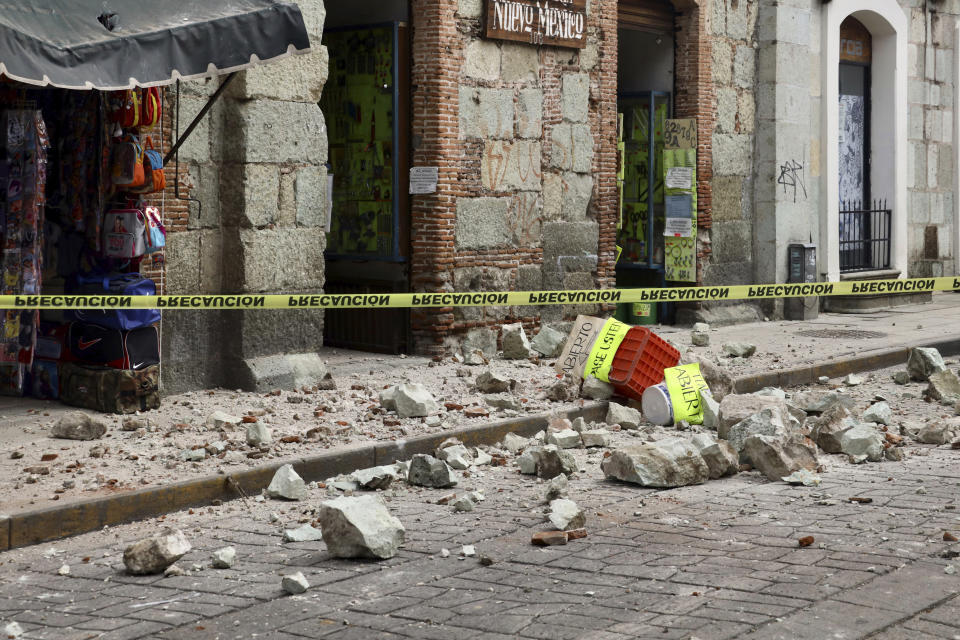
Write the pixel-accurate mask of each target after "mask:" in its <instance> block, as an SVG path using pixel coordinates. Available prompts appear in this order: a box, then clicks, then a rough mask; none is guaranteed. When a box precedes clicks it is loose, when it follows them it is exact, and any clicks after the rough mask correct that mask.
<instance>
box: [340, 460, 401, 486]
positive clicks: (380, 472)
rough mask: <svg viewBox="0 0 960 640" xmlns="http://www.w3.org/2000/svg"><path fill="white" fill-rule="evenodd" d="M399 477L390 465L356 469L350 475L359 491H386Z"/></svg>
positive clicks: (394, 466)
mask: <svg viewBox="0 0 960 640" xmlns="http://www.w3.org/2000/svg"><path fill="white" fill-rule="evenodd" d="M399 475H400V474H399V471H398V470H397V467H396V465H392V464H391V465H382V466H379V467H370V468H368V469H357V470H356V471H354V472H353V473H351V474H350V477H351V478H352V479H353V481H354V482H356V483H357V485H358V486H359V487H360V488H361V489H366V490H367V491H376V490H377V489H386V488H387V487H389V486H390V485H391V484H393V481H394V480H396V479H397V478H398V477H399Z"/></svg>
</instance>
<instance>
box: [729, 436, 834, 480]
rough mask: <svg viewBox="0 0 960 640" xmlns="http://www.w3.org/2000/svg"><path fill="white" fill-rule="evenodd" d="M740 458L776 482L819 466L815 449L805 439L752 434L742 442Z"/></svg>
mask: <svg viewBox="0 0 960 640" xmlns="http://www.w3.org/2000/svg"><path fill="white" fill-rule="evenodd" d="M740 459H741V461H749V463H750V464H751V465H752V466H753V468H755V469H756V470H757V471H759V472H760V473H762V474H763V475H765V476H766V477H767V479H769V480H773V481H778V480H780V479H782V478H783V477H785V476H789V475H791V474H792V473H793V472H795V471H800V470H801V469H806V470H808V471H814V470H816V468H817V466H818V463H817V451H816V447H815V446H814V445H813V443H812V442H810V441H809V440H807V439H805V438H803V439H801V438H785V437H776V436H769V435H751V436H750V437H748V438H747V439H746V440H745V441H744V443H743V451H742V452H741V455H740Z"/></svg>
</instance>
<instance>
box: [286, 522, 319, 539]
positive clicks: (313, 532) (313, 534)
mask: <svg viewBox="0 0 960 640" xmlns="http://www.w3.org/2000/svg"><path fill="white" fill-rule="evenodd" d="M317 540H323V533H322V532H321V531H320V530H319V529H315V528H314V527H312V526H310V523H306V524H304V525H303V526H300V527H297V528H296V529H284V531H283V541H284V542H315V541H317Z"/></svg>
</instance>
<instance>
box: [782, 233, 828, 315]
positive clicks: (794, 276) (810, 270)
mask: <svg viewBox="0 0 960 640" xmlns="http://www.w3.org/2000/svg"><path fill="white" fill-rule="evenodd" d="M816 281H817V245H815V244H812V243H797V244H791V245H789V246H788V247H787V282H789V283H791V284H792V283H806V282H816ZM783 315H784V317H785V318H786V319H787V320H813V319H815V318H816V317H817V316H819V315H820V298H819V297H818V296H810V297H807V298H787V299H786V300H784V302H783Z"/></svg>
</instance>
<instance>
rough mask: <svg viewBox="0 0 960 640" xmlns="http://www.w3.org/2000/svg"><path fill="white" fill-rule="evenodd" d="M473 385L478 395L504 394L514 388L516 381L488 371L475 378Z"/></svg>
mask: <svg viewBox="0 0 960 640" xmlns="http://www.w3.org/2000/svg"><path fill="white" fill-rule="evenodd" d="M475 384H476V387H477V391H479V392H480V393H506V392H508V391H512V390H513V389H514V388H516V386H517V381H516V380H513V379H511V378H508V377H507V376H505V375H503V374H501V373H497V372H495V371H492V370H490V369H488V370H486V371H484V372H483V373H481V374H480V375H478V376H477V380H476V382H475Z"/></svg>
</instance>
